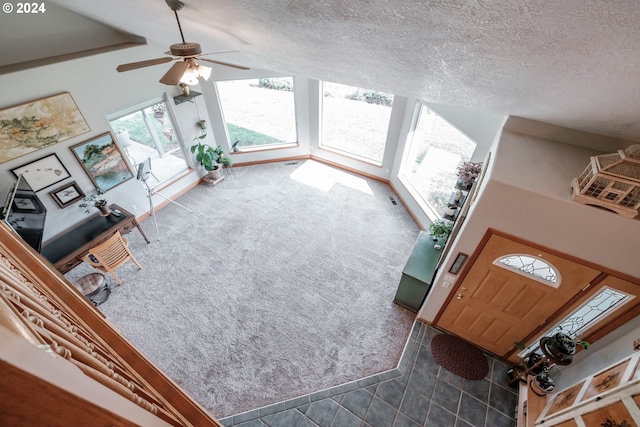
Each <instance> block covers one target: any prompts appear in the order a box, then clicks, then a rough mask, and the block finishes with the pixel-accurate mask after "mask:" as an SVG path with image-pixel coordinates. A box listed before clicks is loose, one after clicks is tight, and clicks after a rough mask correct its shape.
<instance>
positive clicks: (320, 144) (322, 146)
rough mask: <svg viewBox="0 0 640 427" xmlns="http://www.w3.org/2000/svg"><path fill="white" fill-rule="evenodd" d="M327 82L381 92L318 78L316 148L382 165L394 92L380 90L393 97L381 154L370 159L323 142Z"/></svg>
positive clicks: (386, 145)
mask: <svg viewBox="0 0 640 427" xmlns="http://www.w3.org/2000/svg"><path fill="white" fill-rule="evenodd" d="M326 83H329V84H337V85H341V86H346V87H350V88H355V89H361V90H365V91H371V92H382V91H379V90H375V89H370V88H362V87H359V86H352V85H348V84H343V83H335V82H330V81H326V80H319V86H320V87H319V92H320V93H319V106H318V107H319V113H320V114H319V122H318V128H319V130H318V149H319V150H324V151H328V152H331V153H335V154H338V155H340V156H344V157H348V158H351V159H354V160H357V161H360V162H363V163H367V164H370V165H373V166H376V167H382V166H383V164H384V160H385V154H386V152H387V148H388V144H389V128H390V126H391V119H392V117H393V108H394V101H395V97H396V94H394V93H388V92H382V93H385V94H388V95H391V96H392V97H393V99H392V101H391V105H390V106H389V109H390V110H389V119H388V121H387V127H386V132H385V135H384V144H383V146H382V155H381V158H380V160H377V159H372V158H369V157H366V156H363V155H361V154H358V153H354V152H351V151H346V150H344V149H341V148H338V147H332V146H329V145H326V144H325V143H324V133H325V132H324V119H325V102H324V100H325V96H324V93H325V84H326Z"/></svg>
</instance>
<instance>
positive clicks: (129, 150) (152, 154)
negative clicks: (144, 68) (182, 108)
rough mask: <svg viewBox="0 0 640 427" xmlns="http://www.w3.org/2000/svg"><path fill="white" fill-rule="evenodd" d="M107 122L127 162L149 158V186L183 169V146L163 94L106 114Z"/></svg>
mask: <svg viewBox="0 0 640 427" xmlns="http://www.w3.org/2000/svg"><path fill="white" fill-rule="evenodd" d="M109 124H110V125H111V128H112V129H113V131H114V133H115V134H116V138H117V140H118V143H119V144H120V146H121V147H122V149H123V150H124V152H125V155H126V158H127V160H128V161H129V163H130V164H131V166H132V167H133V168H134V170H135V169H136V167H137V165H138V164H140V163H142V162H144V161H145V160H146V159H147V158H150V159H151V168H152V171H153V175H151V178H150V179H152V181H150V185H151V186H157V185H160V184H163V183H166V182H169V181H171V179H172V178H174V177H177V176H178V175H181V174H182V173H183V172H185V171H187V170H188V168H189V165H188V164H187V161H186V160H185V159H186V157H185V150H184V147H183V144H182V143H181V142H180V139H179V138H178V135H177V133H176V131H175V127H174V125H173V120H172V118H171V114H170V113H169V111H167V105H166V104H165V102H164V98H163V97H159V98H156V99H154V100H151V101H149V102H147V103H144V104H142V105H139V106H135V107H132V108H130V109H127V110H124V111H120V112H118V113H115V114H113V115H111V116H109Z"/></svg>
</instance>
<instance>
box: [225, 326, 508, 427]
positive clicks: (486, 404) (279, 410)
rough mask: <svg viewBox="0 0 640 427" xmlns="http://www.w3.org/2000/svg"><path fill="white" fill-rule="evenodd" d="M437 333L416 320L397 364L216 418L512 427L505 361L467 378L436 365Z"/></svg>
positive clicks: (369, 426)
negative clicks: (480, 376) (475, 377)
mask: <svg viewBox="0 0 640 427" xmlns="http://www.w3.org/2000/svg"><path fill="white" fill-rule="evenodd" d="M437 333H439V331H437V330H436V329H434V328H432V327H430V326H427V325H426V324H424V323H422V322H416V324H415V326H414V328H413V331H412V333H411V337H410V339H409V342H408V343H407V347H406V349H405V352H404V354H403V356H402V360H401V361H400V364H399V366H398V368H397V369H393V370H391V371H387V372H383V373H381V374H378V375H374V376H372V377H368V378H365V379H362V380H359V381H353V382H350V383H347V384H342V385H340V386H337V387H333V388H331V389H327V390H323V391H319V392H316V393H312V394H309V395H306V396H301V397H298V398H296V399H292V400H287V401H285V402H280V403H276V404H274V405H270V406H267V407H264V408H260V409H255V410H252V411H248V412H243V413H241V414H237V415H234V416H231V417H228V418H225V419H223V420H221V422H222V423H223V424H224V425H225V426H227V427H230V426H234V427H264V426H272V427H276V426H282V427H296V426H299V427H307V426H308V427H318V426H320V427H352V426H353V427H416V426H429V427H471V426H473V427H503V426H504V427H513V426H515V425H516V422H515V408H516V405H517V400H518V396H517V394H516V391H515V390H514V389H513V388H511V387H508V386H507V384H506V374H505V371H506V369H507V366H506V365H505V364H504V363H503V362H502V361H500V360H496V359H494V358H492V357H488V361H489V373H488V374H487V377H486V378H484V379H483V380H480V381H469V380H465V379H464V378H462V377H459V376H457V375H455V374H452V373H451V372H449V371H447V370H445V369H444V368H442V367H440V365H438V364H437V363H436V361H435V360H434V359H433V356H432V355H431V350H430V347H429V343H430V341H431V338H432V337H433V336H434V335H435V334H437Z"/></svg>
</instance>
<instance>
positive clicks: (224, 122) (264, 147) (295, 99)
mask: <svg viewBox="0 0 640 427" xmlns="http://www.w3.org/2000/svg"><path fill="white" fill-rule="evenodd" d="M269 78H272V79H277V78H290V79H291V83H292V86H293V91H292V92H291V94H292V97H293V120H294V131H295V141H285V142H281V143H273V144H258V145H250V146H246V147H238V149H237V150H235V151H234V150H233V144H234V143H233V142H232V141H231V136H230V134H229V127H228V123H227V119H226V117H225V111H224V103H223V99H222V96H221V92H220V87H219V83H226V82H233V81H243V80H257V81H259V80H260V79H269ZM296 80H297V79H296V76H293V75H287V76H260V77H248V78H241V79H238V78H233V79H231V78H230V79H220V80H215V81H214V82H213V85H214V89H215V93H216V97H217V101H218V108H219V111H220V120H221V125H222V130H223V131H224V139H225V141H226V143H227V147H228V148H229V150H230V152H234V153H251V152H259V151H270V150H279V149H286V148H296V147H299V145H300V143H299V141H300V129H299V125H298V114H299V105H298V95H297V90H296Z"/></svg>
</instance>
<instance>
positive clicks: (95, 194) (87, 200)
mask: <svg viewBox="0 0 640 427" xmlns="http://www.w3.org/2000/svg"><path fill="white" fill-rule="evenodd" d="M103 194H104V190H103V189H102V188H96V189H94V190H93V191H92V192H91V194H89V195H88V196H86V197H84V198H83V199H82V203H80V204H79V205H78V207H80V208H82V209H84V212H85V213H90V212H91V206H94V207H96V208H98V210H99V211H100V215H101V216H109V215H111V209H110V208H109V202H107V199H105V198H104V197H102V195H103Z"/></svg>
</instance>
